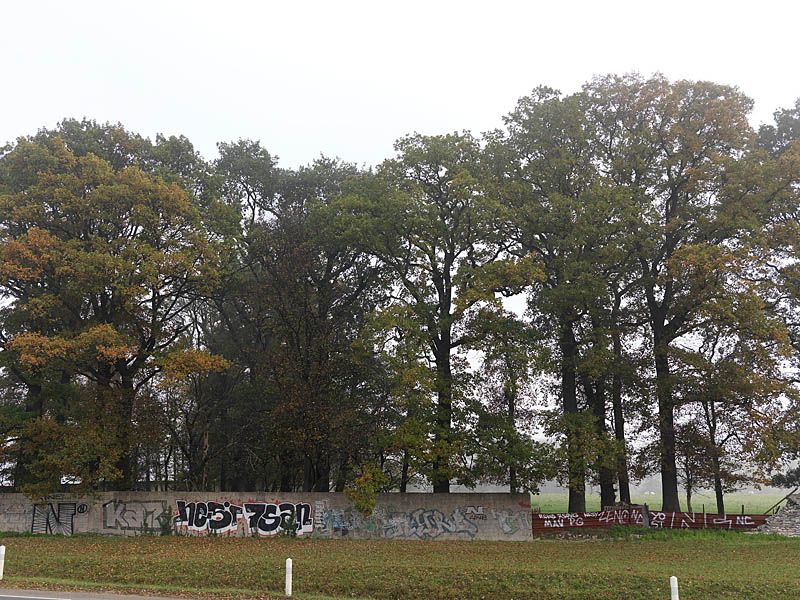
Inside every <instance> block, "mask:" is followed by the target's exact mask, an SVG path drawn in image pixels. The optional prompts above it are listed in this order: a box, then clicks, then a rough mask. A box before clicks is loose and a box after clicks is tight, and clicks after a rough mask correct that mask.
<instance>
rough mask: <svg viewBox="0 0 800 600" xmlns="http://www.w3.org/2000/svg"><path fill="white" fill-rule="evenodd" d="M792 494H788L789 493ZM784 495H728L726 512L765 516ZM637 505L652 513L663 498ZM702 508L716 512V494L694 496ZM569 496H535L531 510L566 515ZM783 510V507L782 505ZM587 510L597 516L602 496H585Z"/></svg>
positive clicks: (638, 499) (645, 498)
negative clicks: (564, 513)
mask: <svg viewBox="0 0 800 600" xmlns="http://www.w3.org/2000/svg"><path fill="white" fill-rule="evenodd" d="M788 491H789V490H786V492H788ZM783 496H784V493H776V492H772V491H764V492H758V491H756V492H754V493H750V492H733V493H730V494H725V508H726V509H727V511H728V512H729V513H730V514H739V513H740V512H742V504H744V512H745V513H747V514H763V513H765V512H766V511H767V510H769V509H770V508H771V507H772V505H773V504H775V503H776V502H778V501H779V500H781V499H782V498H783ZM632 500H633V502H634V504H647V505H648V506H649V507H650V509H651V510H661V497H660V496H658V495H643V494H639V495H636V494H635V495H634V496H633V498H632ZM703 505H705V509H706V512H707V513H715V512H717V501H716V499H715V498H714V493H713V492H707V491H704V492H701V493H697V494H695V496H694V498H693V499H692V508H694V510H695V512H702V510H703ZM567 506H568V496H567V493H566V492H543V493H541V494H533V495H532V496H531V507H532V508H534V509H539V511H540V512H543V513H558V512H567ZM781 506H782V505H781ZM681 508H683V509H684V510H686V499H685V498H681ZM586 510H587V511H588V512H594V511H598V510H600V496H599V494H587V495H586Z"/></svg>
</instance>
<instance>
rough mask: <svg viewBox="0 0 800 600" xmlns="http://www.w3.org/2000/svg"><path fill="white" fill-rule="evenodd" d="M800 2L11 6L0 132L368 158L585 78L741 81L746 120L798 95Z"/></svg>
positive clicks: (285, 155) (307, 157)
mask: <svg viewBox="0 0 800 600" xmlns="http://www.w3.org/2000/svg"><path fill="white" fill-rule="evenodd" d="M798 24H800V3H798V2H794V1H790V0H785V1H772V0H760V1H758V2H737V1H736V0H732V1H727V2H726V1H717V0H694V1H692V2H686V1H683V0H680V1H677V0H670V1H658V2H657V1H651V2H646V1H643V0H639V1H630V2H628V1H617V0H613V1H612V0H609V1H606V2H604V1H602V0H597V1H594V2H589V1H586V2H579V1H561V2H557V1H554V2H541V3H539V2H505V1H499V0H494V1H486V2H476V3H470V2H466V1H462V2H455V1H453V2H450V1H447V2H445V1H442V2H436V1H434V0H428V1H427V2H418V1H409V0H405V1H402V2H401V1H397V2H381V1H379V0H373V1H372V2H355V1H352V2H351V1H347V0H338V1H329V2H311V1H297V0H294V1H289V0H285V1H283V2H233V1H227V2H201V1H198V0H195V1H193V2H182V1H172V2H171V1H168V0H161V1H160V2H150V1H143V0H138V1H136V2H131V1H128V2H125V1H106V2H89V1H80V0H71V1H61V2H45V1H37V0H27V1H23V0H17V1H12V2H5V3H3V4H2V10H1V11H0V57H1V58H0V61H2V63H1V64H2V74H0V77H1V78H0V82H2V83H1V84H0V90H1V92H0V107H2V112H0V143H2V142H5V141H10V140H12V139H14V138H15V137H17V136H19V135H24V134H29V133H33V132H35V131H36V129H38V128H40V127H42V126H48V127H49V126H52V125H54V124H55V123H56V122H57V121H59V120H60V119H62V118H64V117H83V116H87V117H91V118H94V119H97V120H101V121H105V120H110V121H115V122H116V121H120V122H122V123H123V124H125V126H126V127H128V128H129V129H131V130H133V131H137V132H139V133H142V134H145V135H148V136H153V135H154V134H155V133H156V132H162V133H165V134H168V135H169V134H184V135H186V136H187V137H189V138H190V139H191V140H192V141H193V142H194V144H195V146H196V147H197V148H198V150H200V151H201V152H202V153H203V154H204V155H205V156H207V157H213V156H214V155H215V144H216V142H218V141H229V140H233V139H237V138H240V137H249V138H253V139H259V140H261V142H262V143H263V144H264V146H265V147H266V148H268V149H269V150H270V152H272V153H275V154H278V155H279V156H280V157H281V164H283V165H284V166H296V165H298V164H302V163H307V162H309V161H311V160H313V159H314V158H315V157H316V156H318V155H319V154H320V153H324V154H327V155H329V156H340V157H341V158H343V159H346V160H349V161H353V162H357V163H360V164H376V163H377V162H379V161H380V160H382V159H383V158H385V157H387V156H389V155H390V154H391V153H392V143H393V141H394V140H395V139H396V138H398V137H399V136H401V135H403V134H405V133H410V132H412V131H420V132H422V133H443V132H448V131H453V130H457V129H470V130H472V131H474V132H480V131H485V130H487V129H491V128H494V127H497V126H498V125H499V124H500V117H501V116H502V115H503V114H505V113H507V112H508V111H509V110H510V109H511V108H512V107H513V105H514V104H515V102H516V100H517V98H519V97H520V96H522V95H525V94H527V93H528V92H529V91H530V90H531V89H532V88H533V87H534V86H536V85H540V84H547V85H550V86H552V87H556V88H559V89H561V90H563V91H574V90H576V89H577V88H578V87H579V86H580V85H581V84H582V83H583V82H584V81H586V80H587V79H589V78H591V77H592V76H593V75H595V74H605V73H609V72H619V73H622V72H627V71H631V70H637V71H639V72H641V73H644V74H650V73H652V72H654V71H661V72H663V73H664V74H666V75H667V76H668V77H670V78H672V79H679V78H692V79H710V80H714V81H718V82H721V83H729V84H735V85H738V86H739V87H740V88H741V89H742V90H743V91H744V92H746V93H747V94H748V95H750V96H751V97H752V98H753V99H754V100H755V101H756V108H755V111H754V115H753V117H754V122H755V123H758V122H761V121H765V120H769V119H770V118H771V114H772V111H773V110H775V109H776V108H778V107H787V106H790V105H792V104H793V103H794V101H795V99H796V98H797V97H800V61H799V60H798V59H800V41H799V40H798V31H799V30H798Z"/></svg>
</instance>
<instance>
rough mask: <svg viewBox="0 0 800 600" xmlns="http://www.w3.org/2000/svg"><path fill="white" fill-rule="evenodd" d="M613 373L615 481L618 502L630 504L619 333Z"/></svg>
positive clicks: (615, 348)
mask: <svg viewBox="0 0 800 600" xmlns="http://www.w3.org/2000/svg"><path fill="white" fill-rule="evenodd" d="M613 344H614V372H613V374H612V378H611V405H612V410H613V412H614V438H615V439H616V440H617V452H618V453H619V454H618V455H617V479H618V481H619V500H620V502H622V503H623V504H630V503H631V487H630V479H629V477H628V446H627V444H626V443H625V413H624V410H623V404H622V402H623V400H622V374H621V373H620V368H621V365H622V342H621V341H620V338H619V333H618V332H615V333H614V342H613Z"/></svg>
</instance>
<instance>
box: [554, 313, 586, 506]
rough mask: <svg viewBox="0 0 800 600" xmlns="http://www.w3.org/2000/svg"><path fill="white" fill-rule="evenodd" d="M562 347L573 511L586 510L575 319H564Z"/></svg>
mask: <svg viewBox="0 0 800 600" xmlns="http://www.w3.org/2000/svg"><path fill="white" fill-rule="evenodd" d="M559 346H560V349H561V402H562V406H563V410H564V417H565V425H566V432H565V433H566V436H567V478H568V481H569V509H568V510H569V512H571V513H575V512H586V465H585V460H584V457H583V448H582V447H581V446H582V444H581V440H580V435H579V432H580V428H579V424H578V422H577V421H578V398H577V393H576V386H575V371H576V366H577V356H578V344H577V343H576V341H575V331H574V329H573V323H572V321H570V320H567V319H564V320H563V321H562V323H561V336H560V340H559Z"/></svg>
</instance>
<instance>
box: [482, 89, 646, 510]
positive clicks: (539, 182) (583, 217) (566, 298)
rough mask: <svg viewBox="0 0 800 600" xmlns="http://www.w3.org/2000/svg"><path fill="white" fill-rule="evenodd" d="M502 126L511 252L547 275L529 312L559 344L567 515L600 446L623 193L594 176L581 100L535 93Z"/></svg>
mask: <svg viewBox="0 0 800 600" xmlns="http://www.w3.org/2000/svg"><path fill="white" fill-rule="evenodd" d="M505 123H506V129H507V133H505V134H497V135H496V136H495V143H494V144H493V149H494V153H495V168H496V169H497V178H498V186H499V190H500V194H501V197H502V198H503V202H504V204H505V205H506V207H507V214H508V215H509V223H508V231H509V237H510V238H511V240H513V242H514V245H513V247H512V251H513V252H515V253H517V254H518V255H519V256H525V257H528V259H529V260H534V261H536V262H537V263H538V264H540V265H541V267H542V269H543V270H544V274H545V277H544V278H543V281H541V282H538V283H536V284H535V285H533V286H532V287H531V289H530V290H529V309H530V311H531V312H532V314H534V315H538V317H539V318H540V319H541V325H542V327H543V328H544V330H545V331H547V335H549V336H551V339H553V340H557V342H556V348H557V353H558V355H559V364H558V371H559V379H560V397H561V404H562V416H561V417H560V422H559V423H560V424H559V427H560V429H561V430H562V432H563V434H564V436H565V443H566V456H567V463H568V466H567V471H568V474H567V480H568V485H569V490H570V502H569V507H570V508H569V510H570V512H581V511H583V510H584V509H585V478H586V471H587V468H588V463H589V462H590V460H591V456H590V455H591V454H592V450H591V449H592V448H596V446H597V445H596V443H595V442H596V439H597V438H605V437H606V402H607V390H608V386H607V384H606V373H607V372H608V373H610V371H611V367H610V363H609V362H608V361H604V362H606V363H608V364H606V365H604V366H603V367H601V368H599V369H598V366H599V365H598V364H597V359H598V357H599V356H601V355H603V354H605V350H604V348H605V347H606V346H607V345H608V343H609V341H608V339H605V338H608V329H609V325H608V323H607V320H608V316H607V315H605V316H604V312H608V306H609V298H608V295H609V294H608V289H607V284H606V281H607V280H608V279H610V278H613V277H614V273H616V272H618V271H619V270H620V269H621V268H623V267H622V265H623V263H624V261H625V252H624V244H623V243H622V241H621V240H622V238H624V237H625V236H626V234H627V230H626V225H627V223H628V222H629V220H630V218H631V217H630V214H629V213H630V211H631V207H632V203H631V199H630V197H629V195H628V194H627V191H626V190H625V189H619V188H617V187H616V186H614V185H611V183H612V182H610V181H609V180H607V178H605V177H604V176H603V175H602V174H601V173H598V172H597V170H596V168H595V165H594V163H593V160H592V154H591V148H592V147H591V143H590V142H591V140H590V137H589V136H590V129H589V128H588V122H587V117H586V111H585V107H584V98H583V97H582V96H581V95H572V96H567V97H562V96H561V95H560V94H559V93H558V92H556V91H554V90H551V89H548V88H540V89H537V90H535V91H534V93H533V94H532V95H531V96H529V97H526V98H522V99H521V100H520V101H519V103H518V105H517V108H516V109H515V110H514V111H513V112H512V113H511V114H510V115H508V116H507V117H506V119H505ZM603 328H604V329H605V330H606V333H601V331H600V330H601V329H603ZM581 332H583V333H584V335H583V339H581V337H580V334H581ZM592 348H593V350H592ZM582 349H583V351H584V354H585V355H586V356H584V357H583V358H582V356H581V353H582ZM590 350H591V352H589V353H588V354H587V351H590ZM584 359H586V360H584ZM590 363H595V364H594V365H590ZM579 380H580V381H579ZM579 383H580V384H582V387H583V391H584V396H585V398H584V399H583V400H584V403H583V404H584V405H588V406H589V410H588V411H587V410H584V408H586V406H582V402H581V400H582V399H581V398H580V397H579ZM587 436H589V437H587ZM590 438H592V439H590ZM607 446H608V447H609V448H610V447H611V446H610V445H607ZM612 462H613V461H612ZM606 463H607V461H606V462H602V463H599V466H600V467H602V471H603V474H602V477H601V479H602V481H603V486H602V487H603V490H604V493H603V500H604V502H607V503H609V504H613V501H614V492H613V471H612V470H611V468H612V467H613V466H612V467H608V468H607V464H606Z"/></svg>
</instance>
